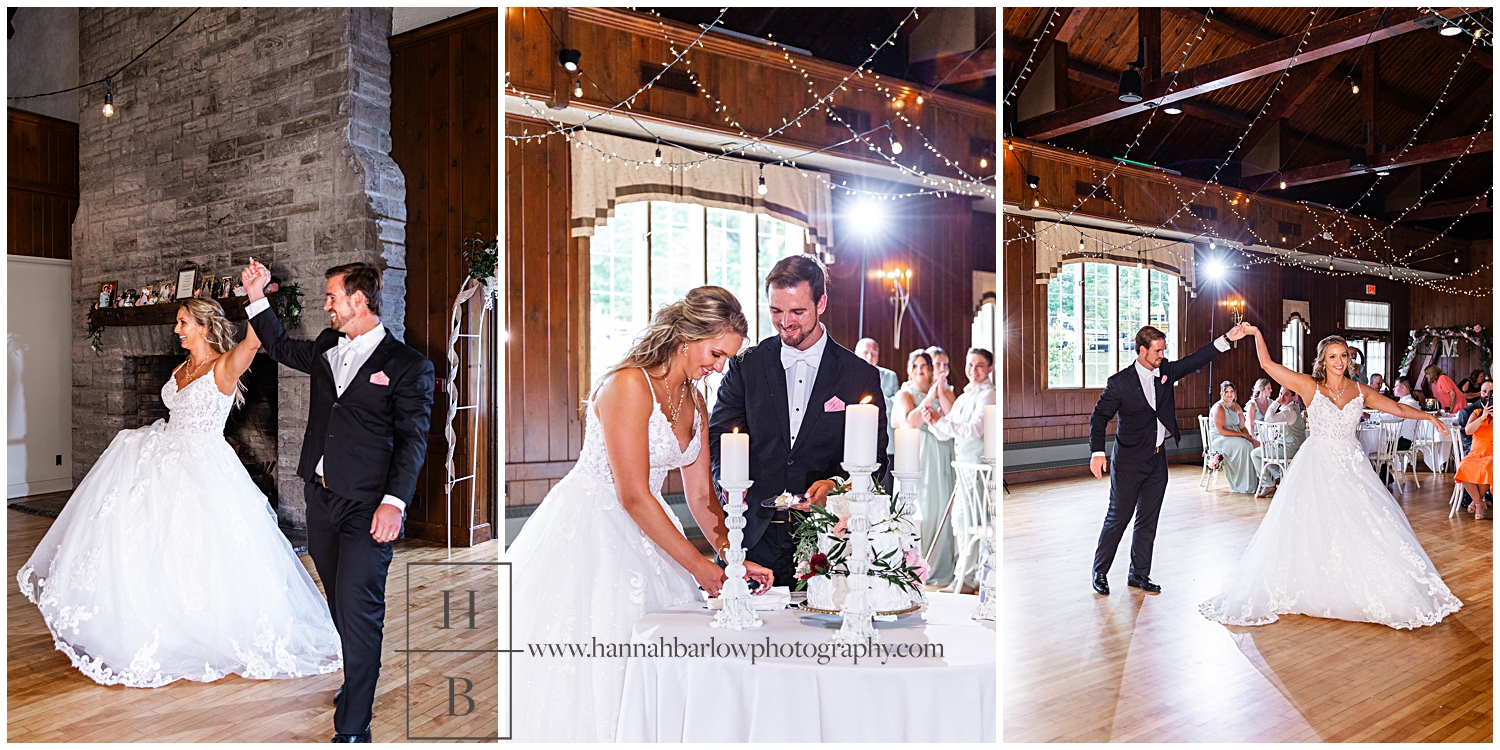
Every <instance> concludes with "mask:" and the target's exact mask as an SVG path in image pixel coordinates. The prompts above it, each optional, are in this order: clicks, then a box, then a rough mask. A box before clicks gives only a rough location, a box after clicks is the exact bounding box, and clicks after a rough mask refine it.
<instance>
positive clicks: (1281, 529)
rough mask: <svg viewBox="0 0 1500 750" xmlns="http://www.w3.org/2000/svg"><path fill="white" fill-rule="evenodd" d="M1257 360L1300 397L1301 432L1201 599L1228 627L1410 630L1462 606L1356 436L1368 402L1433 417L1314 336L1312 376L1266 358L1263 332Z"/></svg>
mask: <svg viewBox="0 0 1500 750" xmlns="http://www.w3.org/2000/svg"><path fill="white" fill-rule="evenodd" d="M1246 327H1247V328H1249V329H1250V332H1251V333H1253V334H1255V348H1256V351H1257V352H1258V353H1259V355H1260V365H1261V367H1262V368H1264V369H1265V371H1266V372H1268V373H1269V374H1270V375H1271V377H1273V378H1275V379H1276V381H1277V382H1278V383H1281V384H1282V385H1284V386H1286V387H1287V388H1290V389H1292V390H1294V391H1296V392H1297V393H1298V394H1299V395H1301V396H1302V398H1303V400H1304V401H1305V402H1306V403H1307V422H1308V438H1307V441H1306V442H1305V443H1303V444H1302V447H1301V448H1300V449H1299V450H1298V451H1297V457H1296V458H1295V459H1294V460H1293V461H1292V464H1291V466H1290V467H1289V468H1288V469H1287V472H1286V476H1285V477H1284V478H1283V479H1282V481H1281V489H1280V491H1278V492H1277V493H1276V498H1275V499H1274V500H1272V501H1271V507H1270V509H1269V510H1268V511H1266V516H1265V518H1264V519H1262V520H1261V524H1260V528H1259V529H1258V530H1256V532H1255V536H1254V538H1252V539H1251V540H1250V546H1249V547H1247V548H1246V549H1245V554H1244V556H1243V557H1241V558H1240V563H1239V565H1238V566H1237V567H1236V568H1235V569H1234V572H1233V573H1231V574H1230V575H1229V577H1228V579H1227V580H1226V581H1224V584H1223V586H1222V588H1221V589H1220V592H1219V594H1218V595H1216V596H1214V597H1213V598H1211V599H1209V600H1208V601H1205V602H1203V603H1202V604H1201V605H1199V610H1200V611H1201V612H1202V613H1203V615H1204V616H1205V617H1207V618H1209V619H1211V620H1216V621H1218V622H1222V623H1225V624H1227V625H1264V624H1266V623H1270V622H1275V621H1276V617H1277V615H1281V614H1302V615H1310V616H1313V617H1329V618H1334V619H1339V620H1352V621H1355V622H1373V623H1379V624H1381V625H1389V626H1390V627H1393V628H1404V629H1412V628H1417V627H1421V626H1424V625H1435V624H1437V623H1438V622H1439V621H1441V620H1442V619H1443V618H1444V617H1446V616H1448V615H1449V614H1450V613H1453V612H1456V611H1458V609H1459V607H1461V606H1463V604H1462V603H1461V602H1460V601H1459V600H1458V598H1457V597H1455V596H1453V594H1452V593H1451V592H1450V591H1449V590H1448V587H1447V586H1446V585H1444V584H1443V579H1442V578H1441V577H1440V576H1439V575H1438V572H1437V569H1436V568H1434V567H1433V565H1432V560H1430V559H1428V557H1427V553H1426V552H1425V551H1423V549H1422V545H1421V544H1420V543H1418V542H1417V537H1416V535H1415V534H1414V533H1413V532H1412V528H1411V524H1410V523H1408V522H1407V520H1406V514H1404V513H1402V512H1401V506H1400V505H1398V504H1397V503H1396V501H1395V499H1394V498H1393V497H1391V493H1390V491H1388V490H1387V489H1386V487H1385V484H1384V483H1382V482H1381V481H1380V478H1379V477H1378V476H1376V474H1375V470H1374V469H1373V468H1372V467H1371V466H1370V462H1369V459H1368V458H1367V457H1366V455H1365V451H1364V449H1363V448H1362V447H1360V443H1359V440H1358V439H1357V437H1356V436H1355V428H1356V427H1357V426H1358V424H1359V418H1360V414H1361V413H1362V411H1363V409H1364V408H1365V407H1367V406H1368V407H1369V408H1372V409H1379V410H1380V411H1383V412H1385V413H1387V414H1394V415H1396V416H1399V417H1404V418H1406V419H1425V420H1428V421H1431V422H1433V423H1435V424H1436V425H1437V427H1438V429H1439V431H1440V432H1439V434H1443V432H1444V431H1446V430H1447V426H1446V425H1444V424H1442V423H1441V422H1440V421H1439V420H1438V418H1437V417H1435V416H1433V415H1431V414H1427V413H1425V412H1422V411H1418V410H1416V409H1413V408H1411V407H1409V406H1405V405H1403V404H1399V403H1396V402H1395V401H1392V400H1390V399H1388V398H1386V397H1384V396H1382V395H1380V394H1379V393H1378V392H1376V391H1375V390H1374V389H1372V388H1370V387H1369V386H1367V385H1361V384H1360V383H1357V382H1355V381H1354V380H1352V379H1350V378H1346V377H1344V373H1345V370H1346V369H1347V368H1348V365H1349V347H1348V345H1347V344H1346V343H1345V342H1344V340H1343V339H1342V338H1339V337H1338V336H1329V337H1328V338H1326V339H1323V341H1321V342H1320V343H1319V344H1318V358H1317V361H1316V362H1315V363H1314V364H1313V372H1312V376H1311V377H1309V376H1307V375H1303V374H1300V373H1296V372H1293V371H1291V370H1289V369H1287V368H1285V367H1282V366H1281V365H1279V364H1277V363H1275V362H1273V361H1271V357H1270V354H1269V352H1267V350H1266V342H1265V340H1264V338H1263V337H1262V336H1261V333H1260V331H1259V330H1256V329H1255V328H1254V327H1253V326H1246Z"/></svg>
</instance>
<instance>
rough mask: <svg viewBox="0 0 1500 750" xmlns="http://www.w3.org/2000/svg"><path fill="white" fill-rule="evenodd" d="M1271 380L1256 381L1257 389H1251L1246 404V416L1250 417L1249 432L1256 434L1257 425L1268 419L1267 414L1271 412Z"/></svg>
mask: <svg viewBox="0 0 1500 750" xmlns="http://www.w3.org/2000/svg"><path fill="white" fill-rule="evenodd" d="M1274 400H1275V399H1273V398H1272V397H1271V379H1270V378H1261V379H1259V380H1257V381H1255V387H1254V388H1251V389H1250V400H1249V401H1246V402H1245V414H1246V415H1247V416H1248V417H1249V419H1248V422H1249V432H1250V434H1252V435H1255V434H1257V433H1256V432H1255V425H1257V424H1259V423H1260V421H1261V420H1262V419H1265V418H1266V413H1267V412H1269V411H1270V410H1271V403H1272V402H1273V401H1274Z"/></svg>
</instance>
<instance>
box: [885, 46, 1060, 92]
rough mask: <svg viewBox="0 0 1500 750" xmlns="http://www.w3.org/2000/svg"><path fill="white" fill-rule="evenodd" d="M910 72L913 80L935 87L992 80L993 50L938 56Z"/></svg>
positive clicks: (990, 48) (912, 67) (993, 66)
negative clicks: (940, 84) (939, 84)
mask: <svg viewBox="0 0 1500 750" xmlns="http://www.w3.org/2000/svg"><path fill="white" fill-rule="evenodd" d="M1032 65H1033V66H1035V65H1036V63H1034V62H1033V63H1032ZM911 70H912V77H913V78H916V79H917V81H918V82H919V83H923V84H926V85H928V86H935V85H937V84H938V83H939V82H941V83H942V84H943V85H944V86H946V85H948V84H950V83H964V82H967V81H982V80H984V79H986V78H994V77H995V48H994V47H989V48H987V49H981V50H977V51H975V52H974V53H973V54H970V53H968V52H955V53H953V54H948V55H938V56H937V57H934V58H933V59H931V60H923V61H922V62H919V63H917V64H915V65H913V66H911ZM1033 72H1035V71H1033Z"/></svg>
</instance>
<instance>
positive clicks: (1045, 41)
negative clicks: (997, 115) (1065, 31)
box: [1005, 8, 1073, 104]
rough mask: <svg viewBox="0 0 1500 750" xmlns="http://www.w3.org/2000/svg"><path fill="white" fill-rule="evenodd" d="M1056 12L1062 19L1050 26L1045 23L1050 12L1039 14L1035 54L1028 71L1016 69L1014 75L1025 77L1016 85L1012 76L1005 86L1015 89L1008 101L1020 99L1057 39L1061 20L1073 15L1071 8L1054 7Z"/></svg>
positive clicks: (1012, 101)
mask: <svg viewBox="0 0 1500 750" xmlns="http://www.w3.org/2000/svg"><path fill="white" fill-rule="evenodd" d="M1056 12H1057V14H1058V15H1059V16H1061V18H1062V20H1061V21H1056V22H1054V23H1053V24H1052V25H1050V26H1048V25H1047V19H1048V18H1049V17H1051V15H1052V14H1051V13H1050V12H1049V13H1045V14H1043V15H1042V16H1041V19H1040V21H1041V27H1042V30H1041V31H1038V32H1036V33H1040V34H1041V35H1042V38H1041V41H1040V42H1039V43H1037V45H1036V54H1035V56H1033V57H1032V60H1031V70H1030V71H1029V72H1028V71H1027V70H1026V69H1025V68H1022V69H1021V70H1018V71H1016V76H1026V79H1025V80H1021V81H1020V84H1019V86H1018V85H1017V84H1016V82H1015V81H1016V80H1018V79H1016V78H1015V77H1013V78H1012V82H1011V83H1010V84H1009V85H1007V86H1006V88H1005V90H1006V91H1009V90H1011V88H1013V87H1014V88H1015V90H1016V93H1015V95H1014V96H1011V97H1010V101H1011V103H1012V104H1014V103H1016V102H1019V101H1020V100H1021V94H1022V93H1023V92H1025V91H1026V86H1027V85H1028V84H1030V83H1031V79H1032V78H1034V77H1035V76H1034V75H1032V74H1033V73H1035V72H1036V69H1037V68H1039V67H1041V65H1042V61H1043V60H1045V59H1047V53H1048V52H1050V51H1051V50H1052V43H1053V42H1056V41H1057V32H1058V31H1061V30H1062V25H1063V22H1064V21H1066V20H1067V19H1068V18H1069V17H1071V16H1072V15H1073V9H1072V8H1058V9H1056ZM1028 54H1029V53H1028ZM1021 59H1022V61H1023V62H1022V64H1023V65H1024V64H1025V63H1024V60H1025V57H1022V58H1021Z"/></svg>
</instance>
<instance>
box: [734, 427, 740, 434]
mask: <svg viewBox="0 0 1500 750" xmlns="http://www.w3.org/2000/svg"><path fill="white" fill-rule="evenodd" d="M734 434H736V435H738V434H740V428H738V427H736V428H734Z"/></svg>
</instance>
